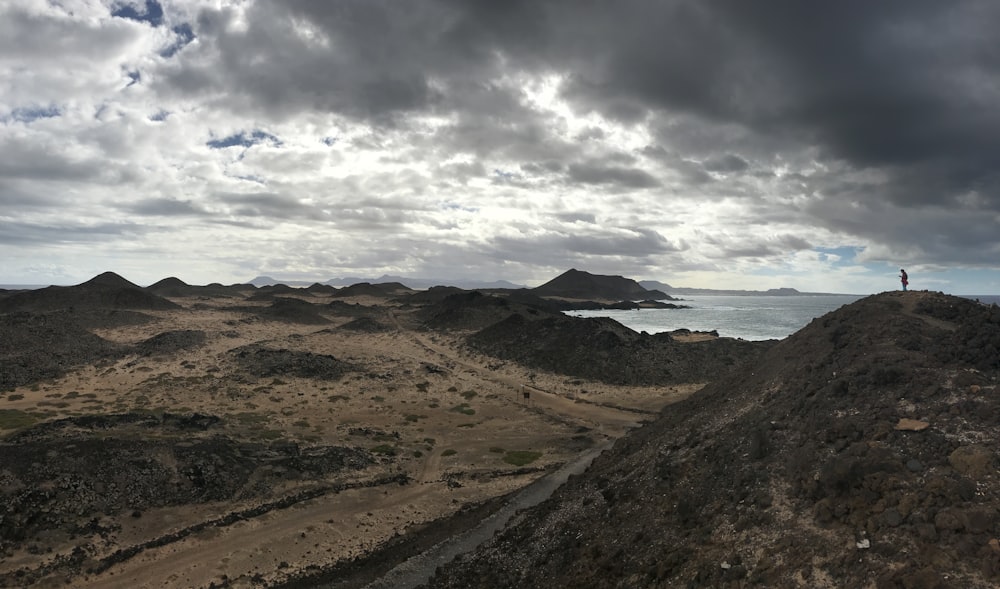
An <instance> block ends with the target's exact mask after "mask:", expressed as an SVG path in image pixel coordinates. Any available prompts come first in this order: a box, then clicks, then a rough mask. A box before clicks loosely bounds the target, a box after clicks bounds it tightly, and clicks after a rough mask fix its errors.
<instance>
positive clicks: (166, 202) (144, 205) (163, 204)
mask: <svg viewBox="0 0 1000 589" xmlns="http://www.w3.org/2000/svg"><path fill="white" fill-rule="evenodd" d="M124 208H125V210H127V211H129V212H131V213H134V214H137V215H153V216H164V217H187V216H202V215H206V214H208V212H207V211H206V210H205V209H203V208H202V207H200V206H198V205H195V204H194V203H192V202H191V201H189V200H175V199H172V198H155V199H147V200H143V201H140V202H137V203H133V204H129V205H127V206H126V207H124Z"/></svg>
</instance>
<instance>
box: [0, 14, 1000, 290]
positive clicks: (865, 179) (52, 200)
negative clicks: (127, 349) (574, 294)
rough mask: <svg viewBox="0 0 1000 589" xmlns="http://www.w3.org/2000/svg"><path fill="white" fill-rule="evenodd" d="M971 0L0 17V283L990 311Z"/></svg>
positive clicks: (995, 285) (986, 93) (995, 197)
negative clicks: (298, 286) (437, 290)
mask: <svg viewBox="0 0 1000 589" xmlns="http://www.w3.org/2000/svg"><path fill="white" fill-rule="evenodd" d="M997 30H1000V4H998V3H996V2H993V1H991V0H981V1H979V0H952V1H949V2H941V1H940V0H883V1H880V2H870V1H867V0H866V1H860V0H841V1H838V2H801V1H800V0H761V1H754V2H747V1H746V0H661V1H649V0H613V1H612V0H607V1H596V0H524V1H516V0H505V1H498V0H496V1H486V0H414V1H407V2H399V1H389V0H336V1H332V0H331V1H327V0H312V1H306V0H271V1H265V0H210V1H209V0H206V1H200V0H159V1H157V0H142V1H132V0H127V1H125V0H122V1H119V0H115V1H97V0H50V1H44V0H3V2H0V154H2V157H0V284H76V283H79V282H83V281H85V280H87V279H89V278H91V277H92V276H95V275H96V274H99V273H101V272H104V271H114V272H117V273H118V274H121V275H122V276H124V277H125V278H127V279H129V280H131V281H133V282H135V283H137V284H141V285H147V284H151V283H153V282H156V281H157V280H159V279H161V278H165V277H168V276H175V277H177V278H180V279H181V280H184V281H185V282H188V283H190V284H207V283H210V282H222V283H225V284H229V283H235V282H245V281H248V280H250V279H251V278H253V277H255V276H258V275H268V276H273V277H276V278H279V279H284V280H289V281H290V280H315V281H324V280H327V279H330V278H336V277H344V276H357V277H378V276H381V275H383V274H390V275H396V276H410V277H426V278H442V279H481V280H501V279H503V280H509V281H511V282H514V283H518V284H525V285H528V286H535V285H538V284H541V283H543V282H545V281H547V280H549V279H551V278H553V277H555V276H557V275H558V274H560V273H562V272H564V271H566V270H568V269H570V268H576V269H579V270H585V271H588V272H592V273H595V274H610V275H622V276H627V277H629V278H634V279H636V280H658V281H661V282H664V283H667V284H670V285H672V286H684V287H700V288H719V289H768V288H779V287H791V288H797V289H799V290H803V291H812V292H844V293H858V294H867V293H874V292H881V291H885V290H892V289H896V288H899V279H898V278H897V276H898V274H899V269H900V268H906V270H907V272H908V273H909V276H910V288H911V289H929V290H938V291H944V292H949V293H953V294H1000V106H998V105H1000V44H998V43H997V42H996V31H997Z"/></svg>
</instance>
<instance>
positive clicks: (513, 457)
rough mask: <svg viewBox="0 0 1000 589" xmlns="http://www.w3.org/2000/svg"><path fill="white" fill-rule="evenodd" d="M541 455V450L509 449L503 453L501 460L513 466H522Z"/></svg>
mask: <svg viewBox="0 0 1000 589" xmlns="http://www.w3.org/2000/svg"><path fill="white" fill-rule="evenodd" d="M541 457H542V453H541V452H531V451H530V450H511V451H509V452H507V453H506V454H504V457H503V461H504V462H506V463H507V464H513V465H514V466H524V465H525V464H530V463H532V462H534V461H536V460H538V459H539V458H541Z"/></svg>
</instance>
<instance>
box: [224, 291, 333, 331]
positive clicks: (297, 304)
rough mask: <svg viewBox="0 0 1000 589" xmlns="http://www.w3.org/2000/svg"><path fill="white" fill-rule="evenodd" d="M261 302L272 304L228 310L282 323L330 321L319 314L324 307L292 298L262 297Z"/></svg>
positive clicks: (316, 323) (309, 323) (323, 323)
mask: <svg viewBox="0 0 1000 589" xmlns="http://www.w3.org/2000/svg"><path fill="white" fill-rule="evenodd" d="M250 298H251V299H254V298H257V297H256V295H255V296H254V297H250ZM248 300H249V299H248ZM262 300H270V301H272V302H271V304H270V305H268V306H267V307H250V306H235V307H229V309H230V310H232V311H243V312H245V313H252V314H254V315H257V316H258V317H260V318H262V319H266V320H268V321H283V322H285V323H299V324H302V325H325V324H327V323H330V320H329V319H327V318H326V317H324V316H323V315H322V314H321V311H323V310H325V309H326V307H325V306H322V305H316V304H313V303H310V302H309V301H303V300H302V299H296V298H292V297H271V296H264V297H262Z"/></svg>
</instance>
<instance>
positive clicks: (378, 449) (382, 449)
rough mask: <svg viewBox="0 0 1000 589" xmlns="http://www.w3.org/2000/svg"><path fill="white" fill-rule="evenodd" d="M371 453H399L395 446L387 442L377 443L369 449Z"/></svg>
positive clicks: (390, 454) (385, 454)
mask: <svg viewBox="0 0 1000 589" xmlns="http://www.w3.org/2000/svg"><path fill="white" fill-rule="evenodd" d="M371 452H372V454H381V455H383V456H395V455H396V454H398V453H399V450H398V449H397V448H396V447H395V446H391V445H389V444H379V445H378V446H375V447H374V448H372V449H371Z"/></svg>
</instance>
